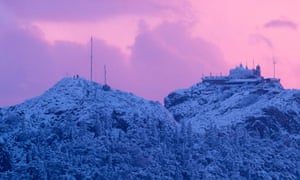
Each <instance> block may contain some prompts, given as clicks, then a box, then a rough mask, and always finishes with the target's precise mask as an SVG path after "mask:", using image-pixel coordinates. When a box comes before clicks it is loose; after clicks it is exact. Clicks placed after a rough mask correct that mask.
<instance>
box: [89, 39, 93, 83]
mask: <svg viewBox="0 0 300 180" xmlns="http://www.w3.org/2000/svg"><path fill="white" fill-rule="evenodd" d="M90 73H91V74H90V79H91V81H93V37H92V36H91V71H90Z"/></svg>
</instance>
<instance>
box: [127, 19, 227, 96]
mask: <svg viewBox="0 0 300 180" xmlns="http://www.w3.org/2000/svg"><path fill="white" fill-rule="evenodd" d="M131 60H132V63H133V66H134V69H135V71H136V74H137V75H138V76H136V78H135V79H136V81H137V82H139V83H140V84H141V85H140V86H138V87H137V88H136V92H137V93H138V94H142V95H143V96H144V97H147V98H151V99H158V97H160V99H161V98H162V97H164V96H166V95H167V94H168V93H169V92H170V91H172V90H174V89H178V88H185V87H188V86H190V85H192V84H194V83H196V82H199V81H200V78H201V75H202V74H206V75H207V74H208V73H209V72H210V71H211V70H214V71H215V72H217V73H218V74H219V72H221V71H223V72H224V70H225V69H226V66H227V65H226V63H225V62H224V60H223V56H222V52H221V51H220V49H219V48H218V47H217V46H216V45H214V44H212V43H210V42H208V41H206V40H204V39H201V38H193V37H191V36H190V34H189V31H188V29H187V27H185V26H184V25H183V24H180V23H163V24H162V25H160V26H159V27H157V28H156V29H154V30H145V29H144V31H142V32H141V33H140V34H139V35H138V36H137V37H136V41H135V45H134V46H133V47H132V57H131Z"/></svg>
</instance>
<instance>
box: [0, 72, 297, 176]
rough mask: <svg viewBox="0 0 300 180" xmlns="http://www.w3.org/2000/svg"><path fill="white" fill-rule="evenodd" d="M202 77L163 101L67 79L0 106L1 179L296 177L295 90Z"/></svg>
mask: <svg viewBox="0 0 300 180" xmlns="http://www.w3.org/2000/svg"><path fill="white" fill-rule="evenodd" d="M205 81H206V82H205V83H198V84H196V85H194V86H192V87H191V88H189V89H182V90H178V91H174V92H172V93H170V94H169V95H168V96H167V97H166V98H165V107H163V106H162V105H161V104H160V103H158V102H153V101H147V100H144V99H143V98H140V97H137V96H135V95H133V94H131V93H126V92H122V91H118V90H113V89H111V88H110V87H109V86H107V85H105V86H103V85H100V84H97V83H95V82H90V81H87V80H85V79H81V78H64V79H62V80H61V81H59V82H58V83H57V84H56V85H54V86H53V87H52V88H50V89H49V90H48V91H46V92H45V93H44V94H42V95H41V96H39V97H36V98H33V99H30V100H27V101H26V102H24V103H22V104H19V105H15V106H10V107H5V108H0V179H299V178H300V170H299V169H300V163H299V162H300V136H299V131H300V123H299V113H300V111H299V108H300V91H298V90H284V89H283V88H282V87H281V85H280V83H279V82H278V81H277V80H272V79H271V80H264V79H262V78H261V79H256V80H255V81H249V80H247V79H242V80H237V79H235V80H234V81H233V80H232V79H225V80H224V79H222V78H221V79H217V80H216V79H215V78H207V79H206V80H205ZM209 82H215V84H214V83H209Z"/></svg>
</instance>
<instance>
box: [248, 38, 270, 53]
mask: <svg viewBox="0 0 300 180" xmlns="http://www.w3.org/2000/svg"><path fill="white" fill-rule="evenodd" d="M249 40H250V43H254V44H257V43H263V44H265V45H266V46H267V47H268V48H270V49H273V43H272V41H271V40H270V39H269V38H267V37H266V36H264V35H262V34H252V35H250V37H249Z"/></svg>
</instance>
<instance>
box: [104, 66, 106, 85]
mask: <svg viewBox="0 0 300 180" xmlns="http://www.w3.org/2000/svg"><path fill="white" fill-rule="evenodd" d="M104 85H107V79H106V65H104Z"/></svg>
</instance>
